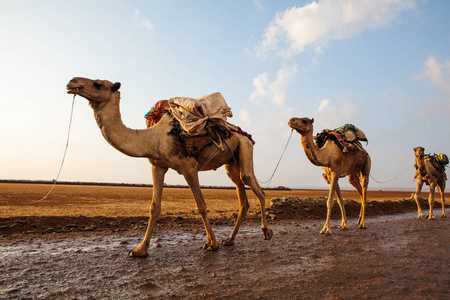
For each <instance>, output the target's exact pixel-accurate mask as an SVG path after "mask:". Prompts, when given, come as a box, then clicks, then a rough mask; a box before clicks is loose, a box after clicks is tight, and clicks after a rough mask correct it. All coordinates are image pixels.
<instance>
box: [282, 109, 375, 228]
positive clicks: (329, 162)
mask: <svg viewBox="0 0 450 300" xmlns="http://www.w3.org/2000/svg"><path fill="white" fill-rule="evenodd" d="M313 123H314V119H308V118H291V119H290V120H289V122H288V125H289V127H291V128H292V129H295V130H296V131H297V132H298V133H300V135H301V142H302V146H303V148H304V150H305V154H306V156H307V157H308V159H309V160H310V161H311V163H313V164H314V165H316V166H321V167H322V168H323V170H324V171H325V174H324V175H325V176H326V178H327V180H328V182H329V183H330V191H329V194H328V200H327V218H326V221H325V225H324V226H323V228H322V230H321V231H320V233H322V234H326V235H327V234H331V229H330V217H331V209H332V208H333V204H334V202H333V196H334V194H335V193H336V196H337V198H338V203H339V207H340V209H341V215H342V223H341V225H340V226H339V229H347V228H348V227H349V226H348V223H347V215H346V213H345V207H344V203H343V200H342V196H341V190H340V188H339V184H338V180H339V178H341V177H345V176H348V179H349V182H350V184H351V185H352V186H354V187H355V189H356V191H357V192H358V194H359V195H360V196H361V211H360V214H359V219H358V224H359V228H362V229H365V228H366V224H365V221H364V214H365V208H366V194H367V186H368V184H369V173H370V166H371V161H370V157H369V154H368V153H367V152H366V151H364V150H362V148H361V149H355V150H351V151H349V152H347V153H344V152H342V150H341V149H340V148H339V147H338V146H337V145H336V143H335V142H334V141H332V140H330V139H328V140H327V141H326V142H325V144H324V145H323V146H322V147H321V148H319V147H317V146H316V144H315V143H314V140H313V135H312V134H313ZM361 183H362V185H361Z"/></svg>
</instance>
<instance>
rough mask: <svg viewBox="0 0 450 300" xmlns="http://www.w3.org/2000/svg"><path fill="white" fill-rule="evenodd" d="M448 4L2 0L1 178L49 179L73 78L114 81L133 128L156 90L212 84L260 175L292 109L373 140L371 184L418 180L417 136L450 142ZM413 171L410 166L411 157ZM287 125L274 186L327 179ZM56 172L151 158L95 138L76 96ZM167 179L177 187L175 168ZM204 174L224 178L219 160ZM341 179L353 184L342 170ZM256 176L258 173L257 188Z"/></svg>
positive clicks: (440, 147)
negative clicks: (249, 138)
mask: <svg viewBox="0 0 450 300" xmlns="http://www.w3.org/2000/svg"><path fill="white" fill-rule="evenodd" d="M449 15H450V2H449V1H445V0H435V1H425V0H380V1H371V0H367V1H363V0H345V1H344V0H342V1H340V0H323V1H314V2H312V1H263V0H259V1H256V0H255V1H237V0H235V1H205V0H198V1H5V0H0V35H1V38H2V46H1V47H0V63H1V68H0V79H1V80H0V90H1V95H0V104H1V107H2V109H1V110H0V126H1V128H2V129H1V130H0V141H1V147H0V166H1V168H0V169H1V171H0V178H1V179H31V180H34V179H36V180H52V179H53V178H56V175H57V173H58V169H59V166H60V163H61V159H62V156H63V153H64V148H65V145H66V136H67V130H68V124H69V117H70V110H71V103H72V97H71V96H70V95H67V94H66V90H65V85H66V84H67V82H68V81H69V80H70V79H71V78H73V77H75V76H81V77H88V78H93V79H97V78H99V79H107V80H110V81H113V82H116V81H118V82H121V83H122V87H121V95H122V101H121V111H122V117H123V121H124V123H125V124H126V125H127V126H128V127H130V128H144V127H145V119H144V117H143V116H144V114H145V113H146V112H147V111H148V110H149V109H150V107H151V106H152V105H153V104H154V103H155V102H156V101H157V100H160V99H169V98H171V97H192V98H197V97H199V96H202V95H205V94H209V93H212V92H216V91H219V92H221V93H222V95H223V96H224V97H225V99H226V101H227V103H228V105H229V106H230V107H231V108H232V111H233V114H234V117H233V118H231V119H229V121H230V122H231V123H234V124H236V125H239V126H241V127H242V128H243V129H244V130H246V131H248V132H249V133H251V134H252V135H253V137H254V139H255V140H256V145H255V147H254V164H255V173H256V176H257V178H258V179H259V180H260V181H266V180H268V179H269V178H270V176H271V174H272V172H273V170H274V168H275V166H276V164H277V162H278V159H279V158H280V155H281V153H282V151H283V149H284V146H285V144H286V142H287V140H288V138H289V135H290V128H289V127H288V126H287V121H288V120H289V118H291V117H294V116H295V117H309V118H311V117H314V119H315V123H314V133H317V132H320V131H322V129H324V128H330V129H334V128H337V127H340V126H342V125H344V124H346V123H352V124H354V125H356V126H357V127H359V128H360V129H361V130H363V131H364V133H365V134H366V136H367V137H368V139H369V143H368V145H367V146H365V148H366V149H367V151H368V152H369V154H370V156H371V158H372V172H371V173H372V176H373V178H374V179H375V180H377V181H380V182H384V181H389V180H391V179H393V178H394V177H397V176H398V175H399V174H400V173H402V172H403V171H404V170H407V171H406V172H405V173H404V174H403V175H401V176H400V177H398V178H396V179H395V180H393V181H390V182H387V183H377V182H376V181H375V180H374V179H372V180H371V182H370V183H369V188H371V189H388V188H402V189H411V190H414V188H415V182H414V181H413V176H414V169H413V164H414V154H413V148H414V147H415V146H419V145H420V146H423V147H425V152H427V153H428V152H431V153H433V152H436V153H437V152H444V153H447V154H450V139H449V136H450V135H449V133H448V128H449V127H450V126H449V125H450V121H449V118H448V116H449V114H450V50H449V49H450V21H449V18H448V16H449ZM408 168H409V169H408ZM321 174H322V169H321V168H319V167H316V166H313V165H312V164H311V163H310V162H309V161H308V160H307V158H306V156H305V154H304V152H303V148H302V147H301V144H300V136H299V135H298V134H297V133H294V134H293V136H292V139H291V141H290V143H289V145H288V147H287V149H286V152H285V155H284V157H283V159H282V160H281V162H280V165H279V168H278V170H277V172H276V174H275V176H274V178H273V180H272V182H271V184H270V186H280V185H282V186H288V187H302V188H317V187H318V188H328V186H327V185H326V183H325V182H324V181H323V179H322V178H321ZM60 180H67V181H96V182H126V183H151V167H150V164H149V163H148V161H147V160H146V159H139V158H130V157H127V156H125V155H123V154H122V153H119V152H118V151H116V150H115V149H113V148H112V147H111V146H110V145H109V144H108V143H107V142H106V141H105V140H104V139H103V137H102V136H101V133H100V130H99V129H98V127H97V125H96V123H95V121H94V118H93V113H92V110H91V108H90V107H89V106H88V105H87V101H86V100H85V99H83V98H81V97H77V98H76V99H75V107H74V115H73V124H72V131H71V136H70V143H69V148H68V152H67V157H66V160H65V163H64V167H63V169H62V172H61V176H60ZM166 183H167V184H185V181H184V179H183V177H182V176H180V175H178V174H177V173H176V172H172V171H170V172H169V173H168V174H167V176H166ZM201 183H202V184H204V185H232V183H231V181H230V180H229V179H228V178H227V176H226V175H225V171H224V169H223V168H221V169H219V170H217V171H211V172H203V173H202V174H201ZM340 183H341V186H342V187H349V185H348V183H347V180H346V179H341V181H340ZM262 185H263V186H264V187H265V186H266V184H262Z"/></svg>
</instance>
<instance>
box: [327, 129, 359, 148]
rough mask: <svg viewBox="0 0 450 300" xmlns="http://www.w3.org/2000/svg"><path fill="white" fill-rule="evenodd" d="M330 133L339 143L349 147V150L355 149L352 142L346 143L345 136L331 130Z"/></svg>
mask: <svg viewBox="0 0 450 300" xmlns="http://www.w3.org/2000/svg"><path fill="white" fill-rule="evenodd" d="M330 134H332V135H334V136H335V137H336V138H337V139H338V141H339V143H341V145H343V146H344V147H345V148H347V149H349V150H355V149H356V147H355V146H354V145H353V144H352V143H348V142H347V141H346V140H345V138H344V137H343V136H342V134H340V133H339V132H337V131H331V132H330Z"/></svg>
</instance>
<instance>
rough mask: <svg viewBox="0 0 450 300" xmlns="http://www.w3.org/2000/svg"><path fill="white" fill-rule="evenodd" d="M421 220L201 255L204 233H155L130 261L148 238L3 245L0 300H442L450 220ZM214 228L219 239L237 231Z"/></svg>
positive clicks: (281, 236) (305, 234) (278, 228)
mask: <svg viewBox="0 0 450 300" xmlns="http://www.w3.org/2000/svg"><path fill="white" fill-rule="evenodd" d="M436 215H437V216H438V215H440V213H439V210H436ZM416 216H417V214H416V213H408V214H402V215H392V216H383V217H372V218H367V225H368V229H367V230H358V229H357V228H356V220H355V219H350V220H349V225H350V229H349V230H346V231H340V230H338V229H337V228H336V227H337V225H339V224H340V220H333V223H332V226H333V229H332V230H333V234H332V235H330V236H323V235H320V234H319V230H320V229H321V227H322V226H323V221H311V222H300V221H299V222H293V223H292V224H288V225H274V226H271V227H272V229H273V231H274V238H273V239H272V240H271V241H264V240H263V238H262V232H261V230H260V228H259V227H258V226H243V227H242V229H241V230H240V232H239V235H238V238H237V243H236V245H235V246H231V247H223V246H221V247H220V249H219V251H216V252H207V251H203V250H201V246H202V245H203V243H204V241H205V235H204V232H203V230H202V231H195V232H191V231H185V230H182V229H180V230H165V229H162V228H158V230H157V231H156V232H155V234H154V238H153V239H152V243H151V246H150V249H149V257H147V258H145V259H131V258H129V257H128V256H127V252H128V250H130V249H131V248H134V247H135V246H137V245H138V244H139V243H140V241H141V239H142V237H143V233H142V232H139V233H132V234H130V233H128V234H115V235H101V234H95V235H86V236H78V237H72V238H69V237H67V236H65V237H60V238H53V239H38V238H34V239H27V240H17V241H14V242H10V243H8V244H4V243H2V242H0V269H1V270H2V272H1V274H0V299H12V298H33V299H152V298H238V297H240V298H258V297H259V298H263V299H264V298H273V297H275V298H278V297H287V298H291V297H300V298H301V297H312V298H316V297H319V298H323V297H327V295H328V296H329V297H338V298H339V297H344V298H346V297H350V298H361V297H364V296H369V298H385V297H388V296H391V297H394V298H395V295H397V296H398V295H401V296H405V295H406V296H411V297H407V298H412V299H414V298H417V299H422V298H424V297H425V298H426V297H428V296H430V295H431V297H432V298H435V297H436V298H439V297H440V295H441V294H440V293H441V290H442V292H443V293H444V294H442V295H445V292H444V289H441V287H443V286H446V288H448V287H449V286H450V279H449V278H450V276H449V275H450V273H449V271H448V270H450V269H449V266H450V265H449V264H450V263H449V261H450V260H449V259H450V254H449V253H450V249H449V247H450V233H449V232H450V231H449V230H448V225H449V224H450V222H449V220H448V219H441V218H437V220H435V221H429V220H418V219H417V218H416ZM214 230H215V233H216V236H217V237H218V239H219V240H222V239H225V238H226V237H227V235H228V234H229V233H230V232H231V230H232V227H218V228H214ZM420 238H421V239H420ZM431 262H432V263H433V270H432V272H431V270H428V269H427V268H425V266H426V265H427V264H429V263H431ZM420 268H421V269H422V270H421V271H419V269H420ZM414 272H416V273H417V275H412V273H414ZM420 272H422V274H419V273H420ZM436 272H438V273H437V274H438V276H434V277H433V276H432V274H434V273H436ZM439 272H440V275H439ZM423 276H428V277H427V278H428V280H429V282H430V283H429V284H427V285H426V286H425V287H422V288H420V287H418V285H423V284H424V280H423ZM421 277H422V279H420V278H421ZM399 278H401V279H399ZM388 285H389V286H388ZM421 291H422V292H421Z"/></svg>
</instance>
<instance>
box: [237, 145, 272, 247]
mask: <svg viewBox="0 0 450 300" xmlns="http://www.w3.org/2000/svg"><path fill="white" fill-rule="evenodd" d="M243 141H244V142H242V143H240V145H239V158H238V160H239V161H238V163H239V169H240V172H241V175H240V176H241V180H242V182H243V183H244V184H246V185H248V186H249V187H250V189H251V190H252V191H253V193H255V195H256V197H257V198H258V201H259V206H260V208H261V229H262V231H263V234H264V239H265V240H270V239H271V238H272V235H273V232H272V230H271V229H269V225H268V223H267V218H266V199H265V194H264V191H263V190H262V188H261V187H260V186H259V184H258V181H257V180H256V177H255V173H254V170H253V145H252V144H251V142H250V141H249V140H248V139H247V138H245V139H244V140H243ZM244 143H246V144H244Z"/></svg>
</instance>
